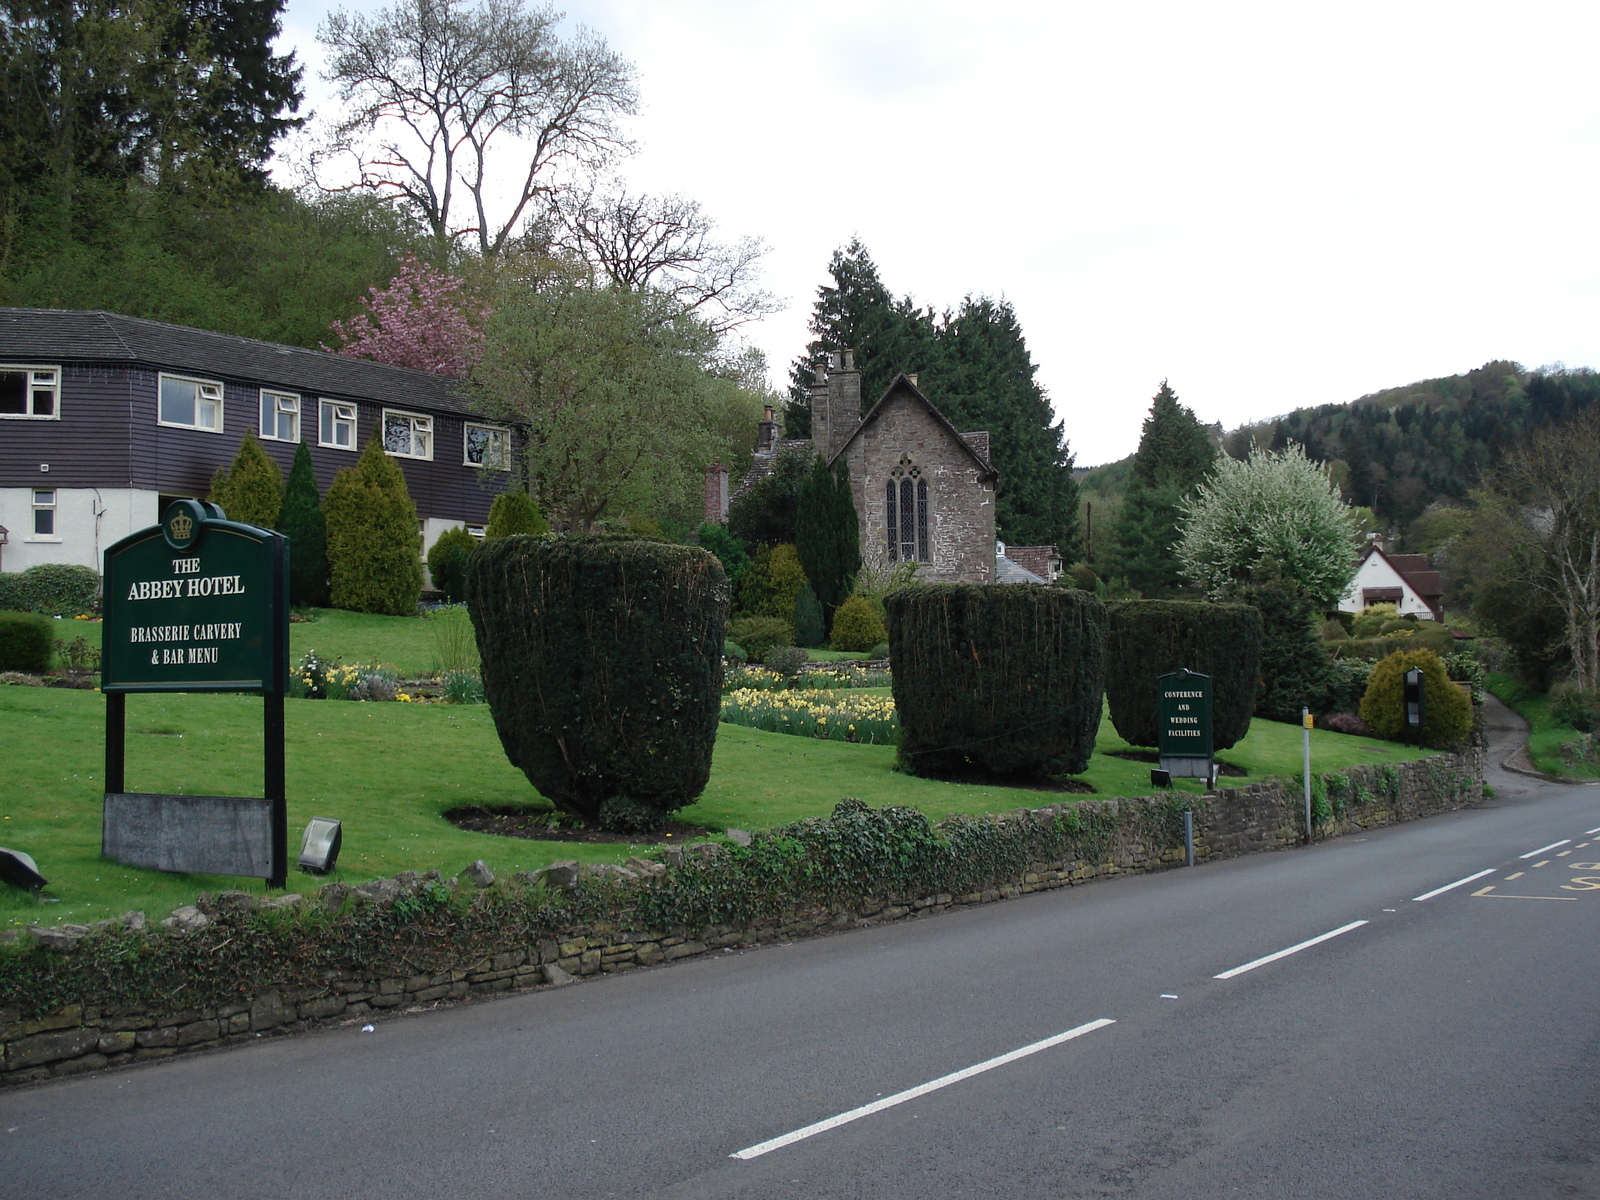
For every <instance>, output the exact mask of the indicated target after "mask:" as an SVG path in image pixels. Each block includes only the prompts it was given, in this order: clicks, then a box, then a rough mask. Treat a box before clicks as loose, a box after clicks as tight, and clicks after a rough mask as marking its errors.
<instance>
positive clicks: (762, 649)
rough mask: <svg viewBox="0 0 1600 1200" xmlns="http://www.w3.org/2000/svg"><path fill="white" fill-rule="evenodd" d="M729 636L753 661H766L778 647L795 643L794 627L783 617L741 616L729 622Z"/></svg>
mask: <svg viewBox="0 0 1600 1200" xmlns="http://www.w3.org/2000/svg"><path fill="white" fill-rule="evenodd" d="M728 637H729V638H731V639H732V640H733V641H735V642H738V643H739V647H740V648H741V649H742V650H743V651H744V652H745V655H746V656H747V657H748V658H749V660H750V661H751V662H765V661H766V657H767V655H769V654H771V653H772V651H773V650H774V649H775V648H776V647H778V646H792V645H794V629H793V627H792V626H791V625H790V624H789V622H787V621H785V620H783V619H782V618H781V617H739V618H738V619H737V620H733V621H730V622H728Z"/></svg>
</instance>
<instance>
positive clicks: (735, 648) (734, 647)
mask: <svg viewBox="0 0 1600 1200" xmlns="http://www.w3.org/2000/svg"><path fill="white" fill-rule="evenodd" d="M722 657H723V658H731V659H733V661H734V662H749V661H750V656H749V655H748V654H746V653H745V652H744V647H743V646H741V645H739V643H738V642H736V641H734V640H733V639H732V638H729V639H728V640H726V641H724V642H723V643H722Z"/></svg>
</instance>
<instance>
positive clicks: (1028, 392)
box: [921, 296, 1078, 561]
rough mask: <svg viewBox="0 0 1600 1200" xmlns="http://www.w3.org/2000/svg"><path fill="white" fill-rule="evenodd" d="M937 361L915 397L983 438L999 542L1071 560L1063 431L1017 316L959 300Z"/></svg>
mask: <svg viewBox="0 0 1600 1200" xmlns="http://www.w3.org/2000/svg"><path fill="white" fill-rule="evenodd" d="M938 342H939V350H940V354H939V357H938V361H937V362H936V363H935V365H934V367H933V369H932V370H931V371H930V372H929V373H927V374H924V376H923V378H922V381H921V383H922V390H923V391H924V392H925V393H927V395H928V397H929V398H930V399H931V400H932V401H933V402H934V403H935V404H937V405H938V406H939V408H940V409H941V410H942V411H943V412H944V414H945V416H947V417H949V418H950V420H951V421H953V422H954V423H955V426H956V428H958V429H961V430H978V429H984V430H988V432H989V453H990V460H991V461H992V462H993V463H994V467H995V470H997V471H999V473H1000V483H999V486H998V487H997V489H996V491H995V526H996V532H997V533H998V534H999V536H1000V537H1001V538H1002V539H1004V540H1005V541H1008V542H1015V543H1017V544H1018V545H1044V544H1053V545H1055V546H1057V547H1059V548H1060V550H1061V553H1062V556H1063V557H1064V558H1065V559H1067V560H1068V561H1071V560H1072V558H1074V557H1075V555H1076V551H1077V544H1078V485H1077V482H1076V481H1075V480H1074V479H1073V477H1072V453H1071V451H1070V450H1069V449H1068V448H1067V441H1066V431H1065V428H1064V426H1063V424H1062V422H1060V421H1058V420H1056V417H1055V412H1054V410H1053V408H1052V406H1051V404H1050V398H1049V396H1048V395H1047V394H1046V393H1045V390H1044V388H1042V387H1041V386H1040V385H1039V383H1038V381H1037V380H1036V379H1035V378H1034V375H1035V373H1036V372H1037V371H1038V368H1037V367H1036V366H1035V365H1034V362H1033V357H1032V355H1030V354H1029V353H1028V346H1027V342H1026V341H1025V339H1024V338H1023V336H1022V327H1021V325H1020V324H1019V323H1018V321H1017V314H1016V312H1015V310H1013V309H1012V307H1011V305H1010V304H1009V303H1007V302H1006V301H1004V300H998V301H997V300H992V299H989V298H988V297H980V298H978V299H973V298H972V297H970V296H969V297H967V299H966V300H964V301H963V302H962V305H961V308H960V311H958V312H957V313H956V315H955V316H954V317H953V318H951V319H950V320H948V321H946V322H945V323H944V324H943V325H942V327H941V328H940V329H939V332H938Z"/></svg>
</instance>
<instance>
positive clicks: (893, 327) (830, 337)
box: [784, 238, 938, 438]
mask: <svg viewBox="0 0 1600 1200" xmlns="http://www.w3.org/2000/svg"><path fill="white" fill-rule="evenodd" d="M828 276H829V278H830V280H831V282H830V283H825V284H823V285H822V286H821V287H819V288H818V289H817V299H816V303H815V304H814V306H813V307H812V310H811V324H810V326H809V329H810V332H811V341H810V342H808V343H807V344H806V349H805V353H804V354H802V355H801V356H800V357H799V358H797V359H795V361H794V364H793V366H792V367H791V368H790V370H789V407H788V408H787V410H785V413H784V436H785V437H791V438H808V437H810V436H811V398H810V391H809V389H810V387H811V384H812V382H813V381H814V380H815V378H816V372H815V370H814V367H815V364H816V363H818V362H820V361H821V360H822V359H823V358H824V356H826V355H828V354H830V353H835V352H837V351H840V350H853V351H855V356H856V365H857V366H859V367H860V368H861V403H862V405H863V407H865V406H868V405H871V404H872V403H873V402H874V401H876V400H877V398H878V397H879V396H880V395H882V394H883V391H884V389H885V388H887V387H888V386H889V384H890V382H891V381H892V380H893V379H894V377H895V376H896V375H897V374H899V373H900V372H901V371H911V372H916V371H925V370H927V369H928V368H929V366H930V365H931V364H932V362H933V360H934V357H935V356H936V354H937V353H938V351H937V348H936V345H935V333H934V319H933V314H932V313H931V312H927V311H924V310H922V309H919V308H917V307H916V306H915V305H914V304H912V303H911V301H910V300H900V301H897V300H895V298H894V297H893V296H891V295H890V294H889V289H888V288H886V287H884V285H883V280H882V279H880V278H879V277H878V266H877V264H876V263H874V262H873V261H872V255H871V254H869V253H868V252H867V248H866V247H865V246H863V245H862V244H861V241H860V239H859V238H853V239H851V242H850V244H849V245H848V246H845V247H843V248H841V249H838V250H835V251H834V252H833V258H832V260H831V261H830V262H829V263H828Z"/></svg>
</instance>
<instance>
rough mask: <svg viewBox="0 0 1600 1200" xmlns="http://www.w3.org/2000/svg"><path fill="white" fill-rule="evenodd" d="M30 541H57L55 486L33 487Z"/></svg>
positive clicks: (58, 539)
mask: <svg viewBox="0 0 1600 1200" xmlns="http://www.w3.org/2000/svg"><path fill="white" fill-rule="evenodd" d="M29 540H30V541H36V542H59V541H60V540H61V539H60V537H58V536H57V535H56V490H55V488H34V489H33V537H32V538H31V539H29Z"/></svg>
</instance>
